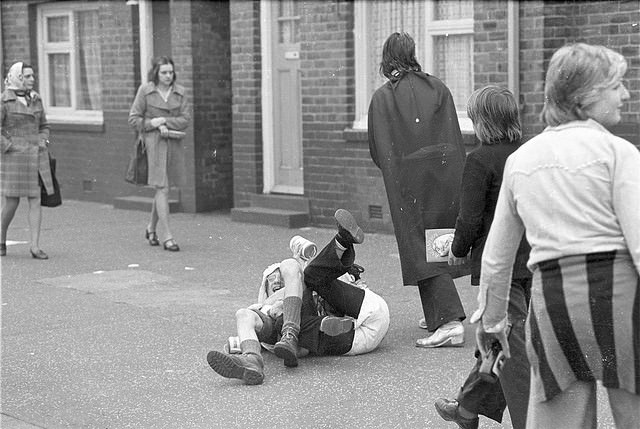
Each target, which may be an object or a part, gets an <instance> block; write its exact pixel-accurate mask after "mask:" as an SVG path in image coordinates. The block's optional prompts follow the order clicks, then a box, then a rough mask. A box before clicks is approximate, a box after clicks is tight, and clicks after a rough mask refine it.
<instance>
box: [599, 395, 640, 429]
mask: <svg viewBox="0 0 640 429" xmlns="http://www.w3.org/2000/svg"><path fill="white" fill-rule="evenodd" d="M607 393H608V394H609V404H610V405H611V414H612V415H613V421H614V422H615V424H616V428H618V429H634V428H636V429H637V428H638V425H640V395H635V394H633V393H631V392H627V391H626V390H624V389H607Z"/></svg>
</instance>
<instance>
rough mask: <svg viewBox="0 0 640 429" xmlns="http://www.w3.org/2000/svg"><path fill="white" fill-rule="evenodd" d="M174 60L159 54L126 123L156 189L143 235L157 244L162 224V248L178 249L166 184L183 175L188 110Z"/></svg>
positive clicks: (179, 182)
mask: <svg viewBox="0 0 640 429" xmlns="http://www.w3.org/2000/svg"><path fill="white" fill-rule="evenodd" d="M175 81H176V73H175V70H174V64H173V60H172V59H171V58H169V57H164V56H163V57H158V58H156V59H155V60H154V61H153V66H152V68H151V71H150V72H149V82H147V83H145V84H142V85H141V86H140V88H139V89H138V93H137V94H136V98H135V100H134V101H133V105H132V106H131V111H130V112H129V124H130V125H131V126H132V127H133V128H134V129H135V130H136V132H137V133H138V134H139V135H140V136H141V137H142V138H143V139H144V143H145V145H146V148H147V158H148V161H149V180H148V184H149V185H150V186H154V187H155V189H156V193H155V197H154V199H153V205H152V208H151V220H150V222H149V224H148V225H147V229H146V230H145V238H146V239H147V240H148V241H149V244H150V245H151V246H158V245H159V244H160V241H159V240H158V234H157V232H156V227H157V226H158V224H159V225H160V227H161V234H162V243H163V247H164V249H165V250H169V251H173V252H177V251H178V250H180V248H179V247H178V243H176V241H175V240H174V239H173V235H172V234H171V230H170V229H169V186H180V185H182V182H183V179H184V171H183V170H184V154H183V149H182V137H181V136H176V134H180V135H183V134H184V133H176V131H183V130H184V129H186V128H187V126H188V125H189V120H190V118H191V114H190V111H189V105H188V103H187V99H186V97H185V93H184V92H185V91H184V88H183V87H182V86H180V85H178V84H176V83H175Z"/></svg>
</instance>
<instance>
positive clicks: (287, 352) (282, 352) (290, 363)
mask: <svg viewBox="0 0 640 429" xmlns="http://www.w3.org/2000/svg"><path fill="white" fill-rule="evenodd" d="M273 352H274V353H275V354H276V356H278V357H279V358H280V359H284V366H286V367H289V368H295V367H296V366H298V355H297V353H296V352H295V351H293V350H291V348H290V347H287V345H286V344H281V343H280V342H277V343H276V345H275V347H274V348H273Z"/></svg>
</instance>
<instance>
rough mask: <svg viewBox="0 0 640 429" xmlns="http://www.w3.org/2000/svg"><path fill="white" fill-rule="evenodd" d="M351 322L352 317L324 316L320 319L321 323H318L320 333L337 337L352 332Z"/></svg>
mask: <svg viewBox="0 0 640 429" xmlns="http://www.w3.org/2000/svg"><path fill="white" fill-rule="evenodd" d="M353 322H354V320H353V318H352V317H346V316H345V317H336V316H326V317H325V318H324V319H322V322H320V331H321V332H324V333H325V334H327V335H329V336H330V337H337V336H338V335H342V334H346V333H347V332H350V331H352V330H353Z"/></svg>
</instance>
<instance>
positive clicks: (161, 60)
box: [147, 55, 178, 85]
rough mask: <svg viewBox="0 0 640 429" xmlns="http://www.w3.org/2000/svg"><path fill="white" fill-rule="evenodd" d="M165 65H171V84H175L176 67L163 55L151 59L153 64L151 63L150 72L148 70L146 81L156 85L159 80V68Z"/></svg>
mask: <svg viewBox="0 0 640 429" xmlns="http://www.w3.org/2000/svg"><path fill="white" fill-rule="evenodd" d="M165 64H171V67H173V80H172V81H171V83H172V84H173V82H175V81H176V78H177V77H178V75H177V74H176V66H175V64H173V60H172V59H171V58H170V57H167V56H164V55H163V56H161V57H157V58H154V59H153V62H152V63H151V70H149V75H148V76H147V80H148V81H149V82H153V83H154V84H156V85H157V84H158V82H159V81H160V78H159V77H158V73H159V72H160V66H163V65H165Z"/></svg>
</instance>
